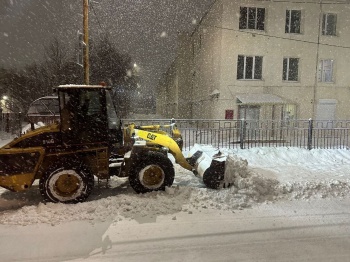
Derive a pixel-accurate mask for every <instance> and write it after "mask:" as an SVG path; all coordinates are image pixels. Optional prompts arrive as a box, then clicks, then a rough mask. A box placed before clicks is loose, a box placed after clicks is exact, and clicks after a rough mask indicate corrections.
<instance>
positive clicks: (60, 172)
mask: <svg viewBox="0 0 350 262" xmlns="http://www.w3.org/2000/svg"><path fill="white" fill-rule="evenodd" d="M93 187H94V176H93V175H92V174H91V172H90V171H89V169H88V168H87V167H85V166H82V165H80V166H79V165H76V164H69V163H68V164H67V162H65V163H62V162H60V163H57V164H55V165H52V166H51V167H50V168H48V170H47V171H46V172H45V174H44V175H43V176H42V178H41V179H40V182H39V188H40V193H41V195H42V196H43V198H44V199H45V201H48V202H55V203H56V202H61V203H78V202H83V201H85V200H86V199H87V198H88V196H89V195H90V193H91V191H92V189H93Z"/></svg>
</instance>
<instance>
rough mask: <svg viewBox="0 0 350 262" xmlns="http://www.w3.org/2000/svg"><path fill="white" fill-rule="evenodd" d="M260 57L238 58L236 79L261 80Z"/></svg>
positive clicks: (240, 56)
mask: <svg viewBox="0 0 350 262" xmlns="http://www.w3.org/2000/svg"><path fill="white" fill-rule="evenodd" d="M262 60H263V58H262V56H242V55H239V56H238V62H237V79H259V80H261V79H262Z"/></svg>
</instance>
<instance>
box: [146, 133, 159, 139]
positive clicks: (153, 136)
mask: <svg viewBox="0 0 350 262" xmlns="http://www.w3.org/2000/svg"><path fill="white" fill-rule="evenodd" d="M147 138H148V139H151V140H156V138H157V136H156V135H153V134H152V133H148V134H147Z"/></svg>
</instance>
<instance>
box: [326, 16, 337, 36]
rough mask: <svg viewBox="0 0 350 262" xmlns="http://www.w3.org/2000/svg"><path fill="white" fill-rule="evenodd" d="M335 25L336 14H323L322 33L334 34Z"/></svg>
mask: <svg viewBox="0 0 350 262" xmlns="http://www.w3.org/2000/svg"><path fill="white" fill-rule="evenodd" d="M336 25H337V15H336V14H323V20H322V35H336Z"/></svg>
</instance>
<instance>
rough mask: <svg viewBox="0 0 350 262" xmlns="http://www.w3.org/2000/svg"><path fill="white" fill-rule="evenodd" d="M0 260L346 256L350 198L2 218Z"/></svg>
mask: <svg viewBox="0 0 350 262" xmlns="http://www.w3.org/2000/svg"><path fill="white" fill-rule="evenodd" d="M0 232H1V238H0V246H1V251H0V253H1V261H86V262H87V261H306V260H308V261H309V260H310V261H347V260H348V259H349V258H350V249H349V247H350V200H349V199H343V200H336V199H322V200H312V201H310V200H309V201H305V200H300V201H292V202H291V201H284V202H278V203H274V204H263V205H260V206H257V207H255V208H252V209H244V210H237V211H234V212H232V211H219V210H205V209H196V210H193V212H192V214H191V212H184V211H182V212H178V213H175V214H171V215H165V216H158V217H153V219H140V220H134V219H130V220H123V221H120V222H118V223H113V222H111V221H106V222H99V223H94V224H91V223H88V222H84V223H82V222H81V221H79V222H69V223H63V224H60V225H57V226H50V225H29V226H26V227H23V226H19V227H13V226H6V225H1V226H0Z"/></svg>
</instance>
